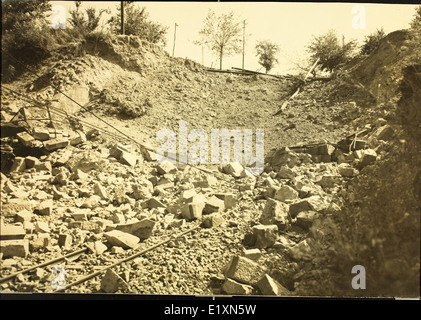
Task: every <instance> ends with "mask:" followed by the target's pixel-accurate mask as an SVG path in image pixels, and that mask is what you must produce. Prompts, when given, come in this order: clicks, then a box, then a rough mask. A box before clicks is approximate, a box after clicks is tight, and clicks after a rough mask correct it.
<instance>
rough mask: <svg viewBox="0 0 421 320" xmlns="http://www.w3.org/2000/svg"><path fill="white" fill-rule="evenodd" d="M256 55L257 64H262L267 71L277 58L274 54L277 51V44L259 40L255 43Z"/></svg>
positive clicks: (276, 61)
mask: <svg viewBox="0 0 421 320" xmlns="http://www.w3.org/2000/svg"><path fill="white" fill-rule="evenodd" d="M256 52H257V56H258V57H259V64H260V65H261V66H263V67H264V68H265V70H266V73H268V72H269V71H270V70H271V69H272V68H273V67H274V66H275V64H276V63H278V59H277V58H276V55H277V54H278V53H279V46H278V45H276V44H274V43H271V42H269V41H259V42H258V43H257V45H256Z"/></svg>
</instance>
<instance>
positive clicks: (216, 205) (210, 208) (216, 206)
mask: <svg viewBox="0 0 421 320" xmlns="http://www.w3.org/2000/svg"><path fill="white" fill-rule="evenodd" d="M224 209H225V204H224V201H222V200H221V199H219V198H217V197H216V196H212V198H210V199H209V200H207V201H206V203H205V207H204V208H203V214H209V213H212V212H219V211H223V210H224Z"/></svg>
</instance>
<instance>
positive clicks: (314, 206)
mask: <svg viewBox="0 0 421 320" xmlns="http://www.w3.org/2000/svg"><path fill="white" fill-rule="evenodd" d="M326 208H327V205H326V204H325V203H324V202H323V199H322V198H321V197H320V196H311V197H308V198H305V199H302V200H300V201H298V202H295V203H291V204H290V205H289V214H290V215H291V218H295V217H296V216H297V215H298V214H299V213H300V212H301V211H308V210H313V211H317V212H321V211H323V210H325V209H326Z"/></svg>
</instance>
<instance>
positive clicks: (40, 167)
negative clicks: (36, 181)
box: [34, 161, 67, 179]
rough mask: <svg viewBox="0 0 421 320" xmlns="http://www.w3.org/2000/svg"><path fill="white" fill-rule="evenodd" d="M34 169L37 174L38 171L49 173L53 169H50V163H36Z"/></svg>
mask: <svg viewBox="0 0 421 320" xmlns="http://www.w3.org/2000/svg"><path fill="white" fill-rule="evenodd" d="M34 168H35V170H36V171H37V172H39V171H48V172H51V171H52V170H53V167H52V165H51V162H50V161H43V162H38V163H36V164H35V165H34ZM66 179H67V178H66Z"/></svg>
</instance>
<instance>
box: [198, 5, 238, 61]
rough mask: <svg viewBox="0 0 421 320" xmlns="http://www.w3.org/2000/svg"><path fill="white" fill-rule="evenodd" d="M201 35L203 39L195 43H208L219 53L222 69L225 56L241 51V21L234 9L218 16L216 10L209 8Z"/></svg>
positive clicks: (212, 49)
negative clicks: (238, 19) (236, 16)
mask: <svg viewBox="0 0 421 320" xmlns="http://www.w3.org/2000/svg"><path fill="white" fill-rule="evenodd" d="M199 35H200V36H201V40H199V41H195V42H194V43H195V44H197V45H202V44H206V46H207V47H208V48H209V49H210V50H211V51H213V52H214V53H215V54H217V55H218V56H219V68H220V69H222V59H223V57H224V56H230V55H233V54H234V53H240V52H241V43H242V28H241V22H239V21H237V19H236V18H235V16H234V13H233V12H232V11H231V12H229V13H225V14H221V15H220V16H217V15H216V14H215V12H214V11H212V10H209V12H208V15H207V16H206V18H205V21H204V26H203V28H202V29H201V30H200V31H199Z"/></svg>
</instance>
